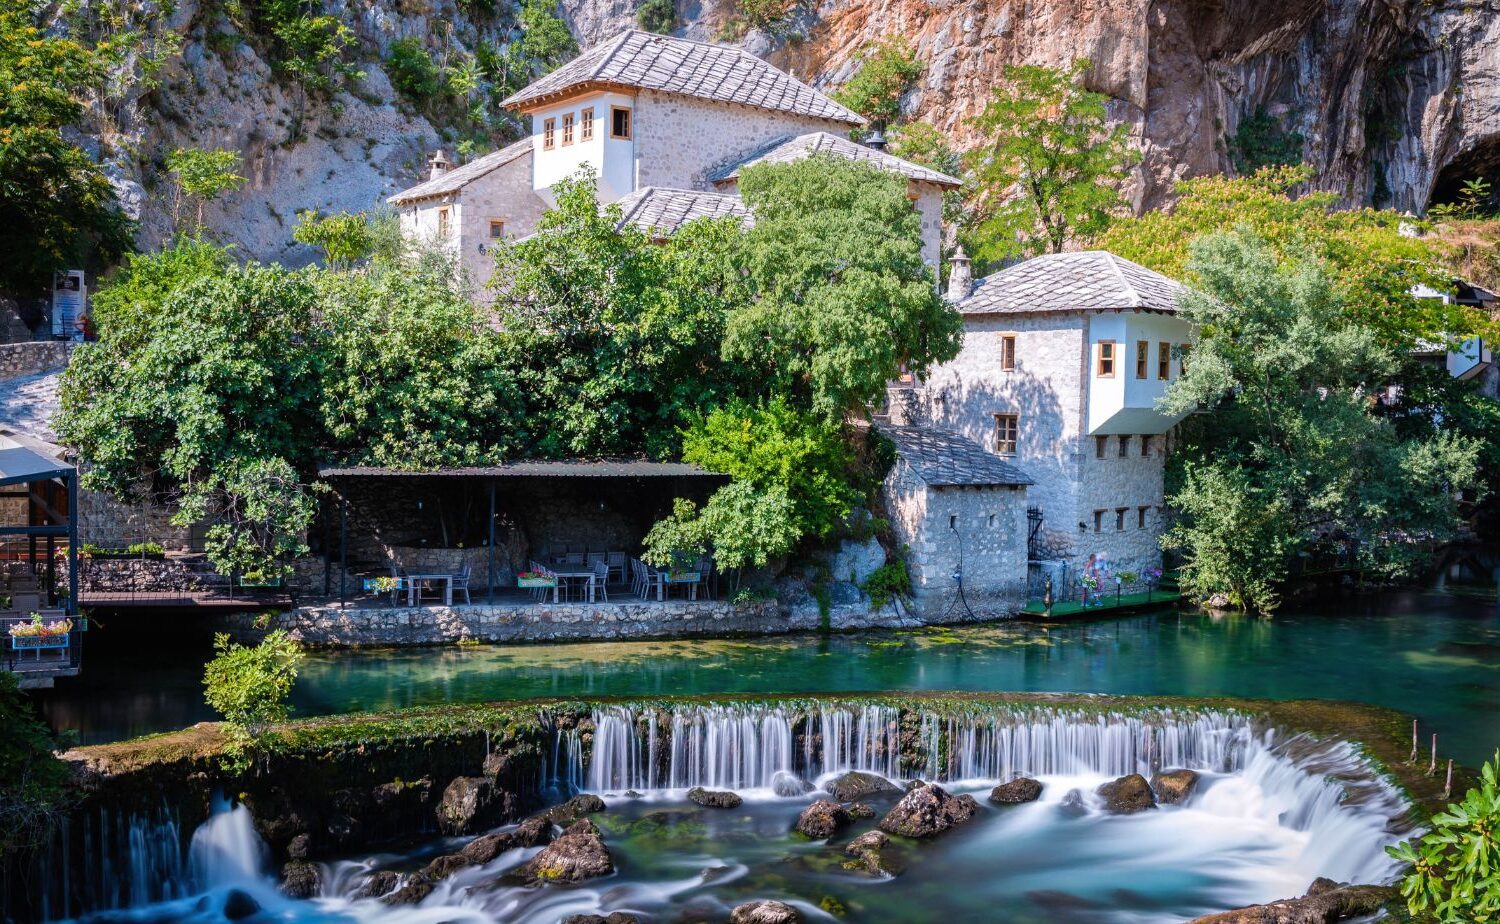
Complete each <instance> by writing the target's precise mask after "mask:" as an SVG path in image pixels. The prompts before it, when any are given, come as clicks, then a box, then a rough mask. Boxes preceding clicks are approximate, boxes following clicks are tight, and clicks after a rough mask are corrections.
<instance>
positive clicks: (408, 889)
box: [381, 875, 433, 905]
mask: <svg viewBox="0 0 1500 924" xmlns="http://www.w3.org/2000/svg"><path fill="white" fill-rule="evenodd" d="M432 889H433V884H432V882H431V881H430V880H428V879H426V878H424V877H423V876H421V875H417V876H413V877H411V879H410V880H408V881H407V883H406V885H404V886H402V887H401V888H399V889H397V890H396V891H394V892H392V893H391V894H389V895H387V896H385V897H384V898H382V899H381V901H382V902H384V903H386V904H387V905H415V904H416V903H417V902H419V901H421V900H422V899H424V898H426V897H427V896H429V895H431V894H432Z"/></svg>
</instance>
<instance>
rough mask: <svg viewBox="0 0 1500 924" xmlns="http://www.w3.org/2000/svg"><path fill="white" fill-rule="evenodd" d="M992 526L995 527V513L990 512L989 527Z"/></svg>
mask: <svg viewBox="0 0 1500 924" xmlns="http://www.w3.org/2000/svg"><path fill="white" fill-rule="evenodd" d="M994 528H995V515H994V514H993V513H992V514H990V529H994Z"/></svg>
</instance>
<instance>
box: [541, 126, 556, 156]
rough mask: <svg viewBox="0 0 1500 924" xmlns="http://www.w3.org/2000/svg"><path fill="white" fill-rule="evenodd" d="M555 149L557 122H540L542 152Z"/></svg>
mask: <svg viewBox="0 0 1500 924" xmlns="http://www.w3.org/2000/svg"><path fill="white" fill-rule="evenodd" d="M555 147H557V120H556V119H543V120H542V150H543V151H550V150H552V149H553V148H555Z"/></svg>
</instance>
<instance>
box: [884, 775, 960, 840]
mask: <svg viewBox="0 0 1500 924" xmlns="http://www.w3.org/2000/svg"><path fill="white" fill-rule="evenodd" d="M977 814H979V803H978V802H975V801H974V797H973V796H970V795H962V796H954V795H950V794H949V793H948V791H947V790H945V789H943V787H941V786H937V785H934V784H931V783H929V784H927V785H925V786H921V787H918V788H916V789H913V790H912V791H911V792H909V793H907V794H906V795H904V796H902V797H901V801H900V802H897V803H896V804H895V806H894V807H892V809H891V810H890V811H889V812H887V813H886V815H885V817H884V818H882V819H880V830H882V831H884V832H886V833H887V834H899V835H901V836H902V837H932V836H933V835H935V834H941V833H943V832H944V831H947V830H948V829H949V828H953V827H957V826H958V825H961V824H963V823H964V822H966V821H969V820H971V819H972V818H973V817H974V816H975V815H977Z"/></svg>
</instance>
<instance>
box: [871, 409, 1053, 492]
mask: <svg viewBox="0 0 1500 924" xmlns="http://www.w3.org/2000/svg"><path fill="white" fill-rule="evenodd" d="M876 429H878V430H879V431H880V432H881V433H884V434H885V435H886V436H888V437H890V438H891V442H893V443H895V444H896V452H897V453H898V454H899V455H900V457H901V458H902V459H905V460H906V463H907V464H908V465H910V466H911V467H912V470H913V471H915V472H916V474H917V477H919V478H921V479H922V480H923V481H925V482H927V484H929V485H932V486H933V487H943V486H948V485H967V486H970V487H985V486H991V485H1022V484H1032V483H1033V482H1032V480H1031V479H1030V478H1028V477H1027V475H1026V473H1025V472H1023V471H1021V470H1020V469H1019V468H1016V467H1015V466H1014V465H1011V464H1010V463H1009V462H1007V461H1005V460H1004V459H1002V458H1000V457H999V456H997V455H995V454H994V453H993V452H990V451H989V450H988V449H985V448H984V447H983V446H981V445H979V444H978V443H976V442H974V441H973V440H971V439H968V438H966V437H963V436H959V435H958V434H957V433H951V432H949V431H947V430H938V429H934V428H931V427H898V426H896V425H895V424H890V423H880V424H877V425H876Z"/></svg>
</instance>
